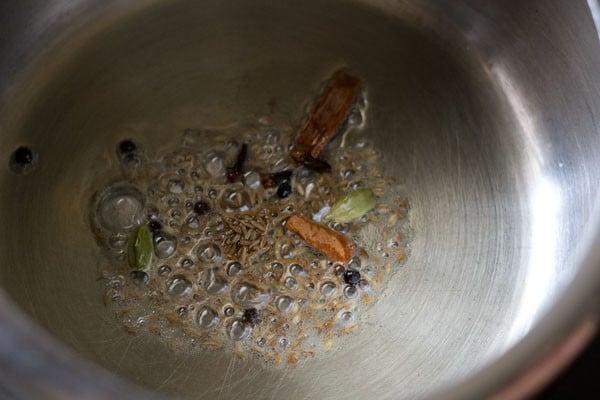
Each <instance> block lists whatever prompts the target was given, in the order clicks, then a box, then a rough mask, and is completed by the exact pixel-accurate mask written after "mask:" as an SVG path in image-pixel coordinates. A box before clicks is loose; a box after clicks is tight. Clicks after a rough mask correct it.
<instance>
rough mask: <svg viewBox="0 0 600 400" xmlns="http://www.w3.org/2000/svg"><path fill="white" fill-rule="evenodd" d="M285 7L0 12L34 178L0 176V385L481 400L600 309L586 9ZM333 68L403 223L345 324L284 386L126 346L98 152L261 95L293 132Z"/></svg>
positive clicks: (59, 394) (86, 6) (24, 390)
mask: <svg viewBox="0 0 600 400" xmlns="http://www.w3.org/2000/svg"><path fill="white" fill-rule="evenodd" d="M295 3H297V2H294V3H292V2H277V3H275V2H269V1H262V0H260V1H252V2H250V1H228V2H219V1H202V2H193V3H192V2H184V1H181V0H178V1H172V2H161V1H147V2H137V3H135V4H133V3H132V2H126V1H112V2H100V1H92V0H86V1H81V2H67V1H61V0H54V1H47V2H42V1H36V0H29V1H24V2H19V5H14V4H10V3H5V4H3V5H2V6H0V11H5V12H0V15H1V16H2V17H0V18H2V21H3V22H4V24H2V25H1V26H3V28H0V32H5V35H4V36H3V37H4V39H3V40H0V52H1V53H0V59H2V60H3V61H2V62H1V63H0V64H1V66H0V76H1V79H0V88H1V89H2V90H1V92H0V93H1V94H0V96H1V97H0V99H1V101H2V103H1V105H0V107H1V108H0V117H1V118H0V154H1V155H2V159H4V160H7V159H8V157H9V155H10V152H11V151H12V150H13V149H14V148H15V147H16V146H17V145H19V144H21V143H27V144H29V145H31V146H32V147H33V148H34V149H36V150H37V151H39V153H40V167H39V168H38V170H36V171H35V172H34V173H32V174H30V175H27V176H17V175H14V174H11V173H10V172H9V170H8V168H7V166H6V163H5V164H4V165H3V166H1V168H2V169H1V170H0V187H1V190H0V206H1V207H0V220H1V221H2V229H3V239H2V240H1V241H0V259H1V260H2V261H1V263H0V284H1V286H2V288H3V291H4V292H5V293H6V294H7V295H8V296H9V297H10V299H11V300H9V298H8V297H4V296H2V297H0V328H1V330H0V371H2V372H1V373H0V383H1V384H0V386H5V387H10V388H11V390H10V391H11V392H14V393H16V394H18V395H21V396H22V397H23V398H36V397H39V398H60V399H69V398H79V399H80V398H89V399H100V398H111V396H112V398H114V396H118V397H119V398H123V399H125V398H148V397H144V396H148V394H147V393H146V394H144V395H139V393H140V392H138V391H136V390H137V387H141V388H143V389H145V390H149V392H150V393H153V394H162V395H165V396H169V397H174V398H182V399H216V398H219V399H281V398H285V399H309V398H320V399H355V398H385V399H387V398H411V399H413V398H420V397H426V396H430V395H433V394H434V393H438V394H439V392H438V391H439V390H442V389H445V388H450V391H449V392H447V393H446V394H445V395H444V392H442V394H441V395H440V396H442V397H445V398H452V396H455V397H456V398H480V397H481V396H482V394H484V393H488V392H489V391H491V390H495V389H496V388H497V386H498V385H500V384H502V383H503V382H504V381H505V380H507V379H509V378H510V376H511V374H516V373H519V372H520V371H522V369H523V368H524V367H526V366H527V364H528V362H529V361H530V360H529V359H526V358H525V355H527V356H533V355H535V354H537V353H539V351H541V349H542V348H543V346H544V345H545V344H546V343H551V342H552V341H553V340H556V339H557V338H559V337H561V335H562V334H563V333H564V332H565V331H568V329H569V327H570V326H571V325H572V324H574V323H575V322H577V321H578V320H579V319H581V318H583V317H584V316H586V315H587V312H588V311H589V309H590V308H591V307H593V305H595V301H596V300H597V293H598V286H599V283H598V282H599V280H600V279H599V272H598V271H597V270H596V269H594V265H592V264H589V263H588V264H585V263H584V258H585V256H586V255H587V254H588V252H589V249H590V244H591V243H592V241H591V240H592V239H593V235H594V234H595V233H596V232H595V227H596V219H595V215H596V214H595V213H594V207H595V205H596V200H597V196H598V187H599V185H598V184H599V183H600V179H599V178H600V177H599V168H598V159H597V154H598V150H600V135H598V122H597V121H599V120H600V95H599V93H600V81H599V77H600V56H599V50H600V49H599V45H598V36H597V32H596V31H595V28H594V25H593V23H592V19H591V17H590V13H589V10H588V8H587V6H586V3H585V2H583V1H574V2H568V4H567V2H565V1H560V0H553V1H526V2H523V1H503V2H490V1H475V0H472V1H465V2H439V1H438V2H436V1H408V0H404V1H396V2H393V1H380V2H367V1H364V2H349V1H342V2H339V1H327V2H317V1H304V2H302V4H295ZM24 26H27V29H25V28H24ZM0 36H2V35H0ZM33 55H35V57H33ZM7 60H9V61H7ZM340 64H346V65H348V66H350V67H351V68H352V70H353V71H355V72H356V74H357V75H359V76H361V77H362V78H363V79H364V81H365V82H366V85H367V90H368V98H369V102H370V103H369V108H368V114H367V119H368V122H367V125H366V127H365V132H364V133H365V134H366V135H369V136H370V137H372V138H373V140H374V141H375V142H376V144H377V145H378V146H379V147H380V148H381V149H382V150H383V152H384V157H385V158H386V160H387V162H388V166H387V168H388V170H387V172H388V173H390V174H393V175H395V176H397V177H398V178H399V179H400V180H401V181H402V182H403V183H404V184H405V188H406V193H407V194H408V197H409V201H410V204H411V212H410V223H411V226H412V228H413V230H414V234H413V239H412V242H411V248H410V257H409V258H408V261H407V263H406V265H405V266H404V267H403V268H402V269H400V270H399V271H397V273H396V274H395V275H394V276H393V278H392V279H391V281H390V282H389V284H388V290H387V291H386V292H385V294H384V295H383V296H382V297H381V299H380V300H379V301H378V302H377V303H376V304H375V305H374V307H373V308H372V309H371V310H370V311H369V313H368V315H367V320H366V321H365V322H364V323H363V324H362V328H361V329H360V330H359V331H358V332H356V333H355V334H352V335H350V336H349V337H347V338H345V339H344V340H343V346H339V347H338V348H336V349H334V351H332V352H330V353H327V354H322V355H319V356H317V357H316V358H315V359H314V360H308V361H306V362H304V363H302V364H300V365H299V366H296V367H283V368H279V369H268V368H264V367H263V366H262V365H261V364H259V363H256V362H252V361H242V360H239V359H237V358H235V357H233V356H231V355H229V354H225V353H220V352H209V353H206V354H204V355H202V356H201V357H200V356H198V355H194V354H180V353H172V352H169V351H168V350H166V347H165V346H164V345H162V344H161V343H158V342H157V341H156V340H154V339H153V338H146V337H144V336H131V335H129V334H127V333H125V332H124V331H123V329H121V328H120V327H119V325H117V324H116V323H115V319H114V316H113V315H111V314H110V313H108V312H107V311H106V308H105V307H104V306H103V305H102V302H101V295H100V287H99V283H98V282H97V280H96V278H97V277H98V275H97V266H98V257H99V253H98V251H97V248H96V245H95V243H94V240H93V237H92V236H91V234H90V232H89V229H88V226H87V219H86V213H87V206H88V203H87V201H88V199H89V196H90V194H91V190H92V189H93V188H94V184H95V183H97V182H98V180H100V178H103V177H98V174H99V171H100V172H101V173H102V174H108V173H111V171H114V168H116V166H114V165H113V164H111V162H110V159H111V157H112V154H111V152H112V149H113V147H112V145H109V146H107V143H109V144H112V143H116V142H117V141H118V140H119V139H120V138H121V137H122V135H123V134H124V132H130V131H128V130H127V129H129V128H130V127H132V126H133V127H135V128H136V129H140V131H141V130H143V131H144V132H145V133H144V138H143V140H144V142H145V143H147V147H148V148H152V146H153V145H156V146H160V143H161V138H163V137H164V136H163V135H165V134H166V132H180V131H181V130H182V129H183V128H186V127H189V126H205V125H220V124H224V123H227V122H228V121H231V120H232V119H234V120H235V119H237V117H238V116H240V115H244V116H245V115H248V113H265V112H268V102H269V100H270V99H272V98H275V99H276V100H277V108H276V110H275V112H274V114H275V115H274V116H275V118H276V119H278V118H279V119H290V120H294V119H295V118H298V116H299V115H300V114H301V112H302V110H303V107H302V106H303V105H304V103H305V102H306V101H307V100H309V99H310V98H311V96H312V95H313V94H314V93H315V92H316V89H317V86H316V84H317V83H318V82H319V81H320V80H322V79H323V78H324V77H326V76H328V74H329V72H330V71H331V70H332V68H334V67H336V66H338V65H340ZM592 261H593V260H592ZM563 294H564V296H565V297H560V296H561V295H563ZM559 299H561V301H560V302H559V301H558V300H559ZM563 299H564V300H565V301H564V302H562V300H563ZM13 302H14V303H13ZM589 302H592V304H590V303H589ZM561 304H562V308H561ZM567 305H568V306H569V308H567ZM17 307H18V308H17ZM17 310H22V311H24V312H25V315H27V316H29V317H31V319H32V321H33V322H32V321H29V320H27V319H25V317H24V316H23V315H21V314H18V311H17ZM547 311H551V313H550V314H549V318H548V319H545V320H542V319H541V318H542V316H543V315H544V313H545V312H547ZM540 321H542V323H543V322H544V321H546V324H545V325H543V324H542V325H541V326H542V327H545V332H544V331H541V330H540V329H541V328H539V327H538V329H536V327H537V324H538V322H540ZM45 332H48V333H50V335H51V336H52V338H50V337H47V336H46V335H45ZM523 338H524V341H523V342H521V339H523ZM54 340H57V341H58V342H60V343H61V344H60V345H59V344H57V343H56V342H54ZM523 343H525V344H523ZM62 346H65V347H66V348H68V349H69V350H66V349H65V348H63V347H62ZM515 346H517V347H516V349H517V350H515V348H514V347H515ZM519 346H521V347H519ZM523 346H525V347H523ZM26 350H27V351H26ZM73 350H74V353H72V352H71V351H73ZM511 351H512V353H511ZM515 351H517V352H518V353H519V354H521V355H522V356H521V357H520V358H519V357H518V356H514V352H515ZM75 354H76V355H75ZM511 354H512V358H511ZM500 357H502V358H500ZM498 358H500V361H499V362H498V363H497V365H498V366H497V367H496V369H494V366H495V365H496V364H493V362H494V361H496V360H497V359H498ZM503 360H504V361H503ZM506 360H508V361H506ZM88 363H91V364H93V365H91V364H88ZM483 367H487V369H484V370H481V369H482V368H483ZM473 373H480V375H478V376H479V377H480V378H481V379H480V380H479V381H477V382H476V381H473V380H471V381H470V380H468V379H467V378H468V376H469V375H471V374H473ZM113 374H114V375H116V376H118V377H119V379H118V380H112V379H113V377H112V375H113ZM496 378H497V379H496ZM130 384H133V385H136V388H134V387H133V386H129V385H130ZM456 385H458V386H456ZM116 393H118V395H116Z"/></svg>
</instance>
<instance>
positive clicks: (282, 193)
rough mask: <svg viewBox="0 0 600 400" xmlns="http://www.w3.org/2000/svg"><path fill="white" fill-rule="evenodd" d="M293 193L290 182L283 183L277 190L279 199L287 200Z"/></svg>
mask: <svg viewBox="0 0 600 400" xmlns="http://www.w3.org/2000/svg"><path fill="white" fill-rule="evenodd" d="M291 193H292V186H291V185H290V183H289V182H283V183H282V184H281V185H279V187H278V188H277V197H279V198H280V199H285V198H286V197H288V196H289V195H290V194H291Z"/></svg>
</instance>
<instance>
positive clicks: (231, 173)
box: [227, 143, 248, 183]
mask: <svg viewBox="0 0 600 400" xmlns="http://www.w3.org/2000/svg"><path fill="white" fill-rule="evenodd" d="M247 153H248V145H247V144H246V143H244V144H243V145H242V148H241V149H240V152H239V153H238V156H237V159H236V160H235V164H233V166H232V167H228V168H227V182H230V183H233V182H237V181H239V180H240V179H241V178H242V172H243V171H242V169H243V168H244V162H246V155H247Z"/></svg>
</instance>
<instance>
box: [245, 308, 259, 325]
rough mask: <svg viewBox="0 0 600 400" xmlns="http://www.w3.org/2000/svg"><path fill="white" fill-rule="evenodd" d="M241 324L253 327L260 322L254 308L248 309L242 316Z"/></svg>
mask: <svg viewBox="0 0 600 400" xmlns="http://www.w3.org/2000/svg"><path fill="white" fill-rule="evenodd" d="M242 322H243V323H245V324H248V325H251V326H254V325H256V324H258V323H259V322H260V318H259V316H258V310H257V309H256V308H248V309H246V310H244V314H242Z"/></svg>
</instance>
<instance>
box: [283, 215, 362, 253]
mask: <svg viewBox="0 0 600 400" xmlns="http://www.w3.org/2000/svg"><path fill="white" fill-rule="evenodd" d="M286 228H287V229H289V230H290V231H292V232H294V233H296V234H298V235H299V236H300V237H301V238H302V239H303V240H304V241H305V242H306V243H308V245H309V246H311V247H313V248H314V249H316V250H318V251H320V252H321V253H323V254H324V255H325V256H326V257H327V258H329V259H330V260H332V261H338V262H344V263H347V262H348V261H350V258H351V257H352V253H353V252H354V248H355V245H354V243H353V242H352V241H351V240H350V239H348V238H347V237H346V236H344V235H342V234H341V233H339V232H337V231H334V230H333V229H331V228H329V227H327V226H325V225H322V224H319V223H317V222H315V221H313V220H311V219H308V218H306V217H303V216H301V215H298V214H295V215H292V216H291V217H290V218H289V219H288V220H287V222H286Z"/></svg>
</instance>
